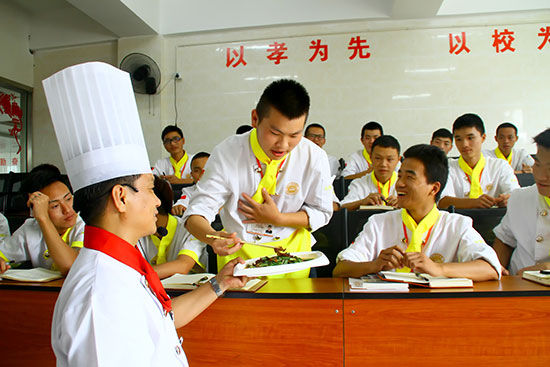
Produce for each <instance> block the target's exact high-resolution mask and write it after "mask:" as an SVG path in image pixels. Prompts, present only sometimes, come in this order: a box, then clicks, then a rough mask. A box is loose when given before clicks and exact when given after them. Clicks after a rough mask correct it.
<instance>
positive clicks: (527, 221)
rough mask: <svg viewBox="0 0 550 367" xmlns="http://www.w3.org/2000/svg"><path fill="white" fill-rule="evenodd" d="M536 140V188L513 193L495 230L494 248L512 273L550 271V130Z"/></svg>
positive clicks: (525, 188) (523, 188)
mask: <svg viewBox="0 0 550 367" xmlns="http://www.w3.org/2000/svg"><path fill="white" fill-rule="evenodd" d="M533 140H534V141H535V144H536V145H537V154H536V156H535V164H534V165H533V176H534V177H535V185H533V186H529V187H522V188H521V189H518V190H516V191H514V192H513V193H512V196H510V199H509V200H508V209H507V210H506V215H504V217H503V218H502V220H501V222H500V224H499V225H498V226H497V227H495V229H494V230H493V231H494V232H495V236H496V239H495V242H494V243H493V248H494V249H495V251H496V253H497V255H498V258H499V260H500V262H501V263H502V266H504V267H505V268H507V269H508V270H509V271H510V273H511V274H520V275H521V274H522V273H523V272H524V271H525V270H549V269H550V129H546V130H545V131H543V132H541V133H540V134H538V135H537V136H535V138H534V139H533Z"/></svg>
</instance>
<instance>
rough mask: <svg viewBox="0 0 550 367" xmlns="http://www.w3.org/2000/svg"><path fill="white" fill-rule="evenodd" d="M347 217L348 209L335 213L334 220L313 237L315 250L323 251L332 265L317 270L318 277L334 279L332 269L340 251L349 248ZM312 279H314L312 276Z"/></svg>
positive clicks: (317, 231)
mask: <svg viewBox="0 0 550 367" xmlns="http://www.w3.org/2000/svg"><path fill="white" fill-rule="evenodd" d="M347 215H348V211H347V210H346V209H341V210H339V211H337V212H334V214H333V215H332V218H331V219H330V221H329V222H328V224H327V225H325V226H324V227H321V228H319V229H318V230H316V231H315V232H313V237H315V240H316V241H317V242H316V243H315V245H314V246H313V250H315V251H321V252H322V253H324V254H325V256H326V257H327V258H328V259H329V261H330V264H328V265H325V266H322V267H318V268H315V270H316V271H315V272H312V273H311V274H314V273H316V277H319V278H324V277H332V269H334V266H335V265H336V256H337V255H338V253H339V252H340V251H342V250H343V249H344V248H346V247H347V246H348V237H347ZM310 277H313V276H312V275H310Z"/></svg>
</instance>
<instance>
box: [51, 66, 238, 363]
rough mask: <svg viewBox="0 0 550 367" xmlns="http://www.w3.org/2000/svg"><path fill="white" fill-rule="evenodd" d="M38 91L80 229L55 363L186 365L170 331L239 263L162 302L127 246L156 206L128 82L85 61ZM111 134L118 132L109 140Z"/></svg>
mask: <svg viewBox="0 0 550 367" xmlns="http://www.w3.org/2000/svg"><path fill="white" fill-rule="evenodd" d="M91 81H93V82H91ZM43 84H44V90H45V92H46V97H47V100H48V106H49V108H50V112H51V115H52V120H53V123H54V128H55V132H56V135H57V139H58V141H59V142H60V143H61V142H63V143H64V144H60V148H61V154H62V156H63V161H64V163H65V167H66V168H67V173H68V175H69V179H70V180H71V185H72V186H73V188H74V190H75V206H76V207H77V208H78V209H80V211H81V216H82V218H83V220H84V221H85V222H86V228H85V233H84V247H83V248H82V250H81V251H80V254H79V255H78V257H77V259H76V261H75V262H74V264H73V267H72V268H71V270H70V271H69V274H68V275H67V279H66V280H65V282H64V284H63V288H62V289H61V293H60V294H59V297H58V299H57V302H56V306H55V311H54V315H53V321H52V347H53V350H54V352H55V355H56V358H57V365H58V366H79V367H81V366H102V367H103V366H187V359H186V357H185V353H184V352H183V350H182V348H181V344H180V340H179V339H178V336H177V333H176V328H179V327H182V326H183V325H185V324H186V323H188V322H189V321H191V320H192V319H193V318H194V317H196V316H197V315H198V314H199V313H200V312H201V311H202V310H204V309H205V308H206V307H208V305H210V304H211V303H212V302H213V301H214V300H216V298H217V296H219V295H221V294H222V293H223V291H224V290H226V289H227V288H229V287H242V286H243V285H244V284H245V281H246V279H245V278H234V277H233V276H231V274H232V273H233V267H234V265H235V264H236V263H237V262H239V260H240V259H235V260H234V261H231V262H230V263H228V264H227V266H226V267H225V268H224V269H222V270H221V271H220V273H219V274H218V275H217V276H216V277H215V278H213V279H214V280H213V281H211V282H210V283H209V284H205V285H203V286H201V287H200V288H198V289H197V290H195V291H193V292H190V293H187V294H185V295H183V296H180V297H178V298H175V299H174V300H171V299H170V297H168V295H167V294H166V292H165V291H164V288H163V287H162V284H161V283H160V280H159V278H158V275H157V274H156V273H155V271H154V270H153V269H152V267H151V265H149V264H148V263H147V261H146V260H145V259H144V258H143V256H142V255H141V253H140V252H139V250H138V249H137V248H136V244H137V242H138V239H139V238H141V237H143V236H146V235H150V234H152V233H154V232H155V230H156V228H155V220H156V214H157V209H156V208H157V207H158V206H159V205H160V201H159V199H158V198H157V197H156V196H155V194H154V191H153V187H154V185H153V181H154V180H153V175H152V174H151V173H150V168H149V159H148V157H147V151H146V149H145V142H144V139H143V134H142V131H141V127H140V122H139V116H138V113H137V107H136V103H135V99H134V95H133V92H132V86H131V83H130V78H129V75H128V74H127V73H125V72H123V71H121V70H119V69H117V68H115V67H112V66H110V65H107V64H103V63H98V62H94V63H87V64H81V65H76V66H72V67H70V68H67V69H65V70H62V71H60V72H58V73H56V74H55V75H53V76H51V77H50V78H48V79H46V80H44V82H43ZM105 91H109V92H110V93H105ZM92 111H93V112H94V113H91V112H92ZM104 116H109V118H104ZM83 126H86V128H85V129H84V128H83ZM113 126H117V127H118V128H117V129H112V127H113ZM115 130H116V131H124V132H125V134H123V135H120V134H117V135H116V139H114V136H112V135H110V134H111V131H115ZM113 134H114V132H113ZM67 142H68V144H67ZM220 363H222V362H221V361H220Z"/></svg>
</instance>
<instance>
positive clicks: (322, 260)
mask: <svg viewBox="0 0 550 367" xmlns="http://www.w3.org/2000/svg"><path fill="white" fill-rule="evenodd" d="M328 264H329V261H328V259H327V257H326V256H325V254H323V253H322V252H321V251H306V252H292V253H280V254H278V255H272V256H263V257H257V258H255V259H250V260H246V261H245V263H244V264H237V265H236V266H235V269H234V270H233V275H234V276H247V277H262V276H267V275H277V274H286V273H293V272H295V271H299V270H304V269H309V268H315V267H318V266H324V265H328Z"/></svg>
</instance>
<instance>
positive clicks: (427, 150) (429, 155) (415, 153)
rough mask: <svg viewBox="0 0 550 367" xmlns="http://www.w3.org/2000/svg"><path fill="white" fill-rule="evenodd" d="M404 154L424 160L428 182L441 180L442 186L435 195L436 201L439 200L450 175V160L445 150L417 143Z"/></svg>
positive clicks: (406, 156) (407, 156)
mask: <svg viewBox="0 0 550 367" xmlns="http://www.w3.org/2000/svg"><path fill="white" fill-rule="evenodd" d="M403 156H404V157H405V159H407V158H414V159H418V160H419V161H420V162H422V164H423V165H424V172H425V173H426V181H428V183H430V184H431V183H435V182H439V184H440V185H441V188H440V189H439V192H438V193H437V194H436V195H435V201H438V200H439V198H440V197H441V192H443V189H444V188H445V185H446V184H447V177H448V176H449V160H448V158H447V156H446V155H445V152H443V151H442V150H441V149H439V148H438V147H436V146H434V145H428V144H417V145H413V146H412V147H410V148H409V149H407V150H406V151H405V153H404V154H403Z"/></svg>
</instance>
